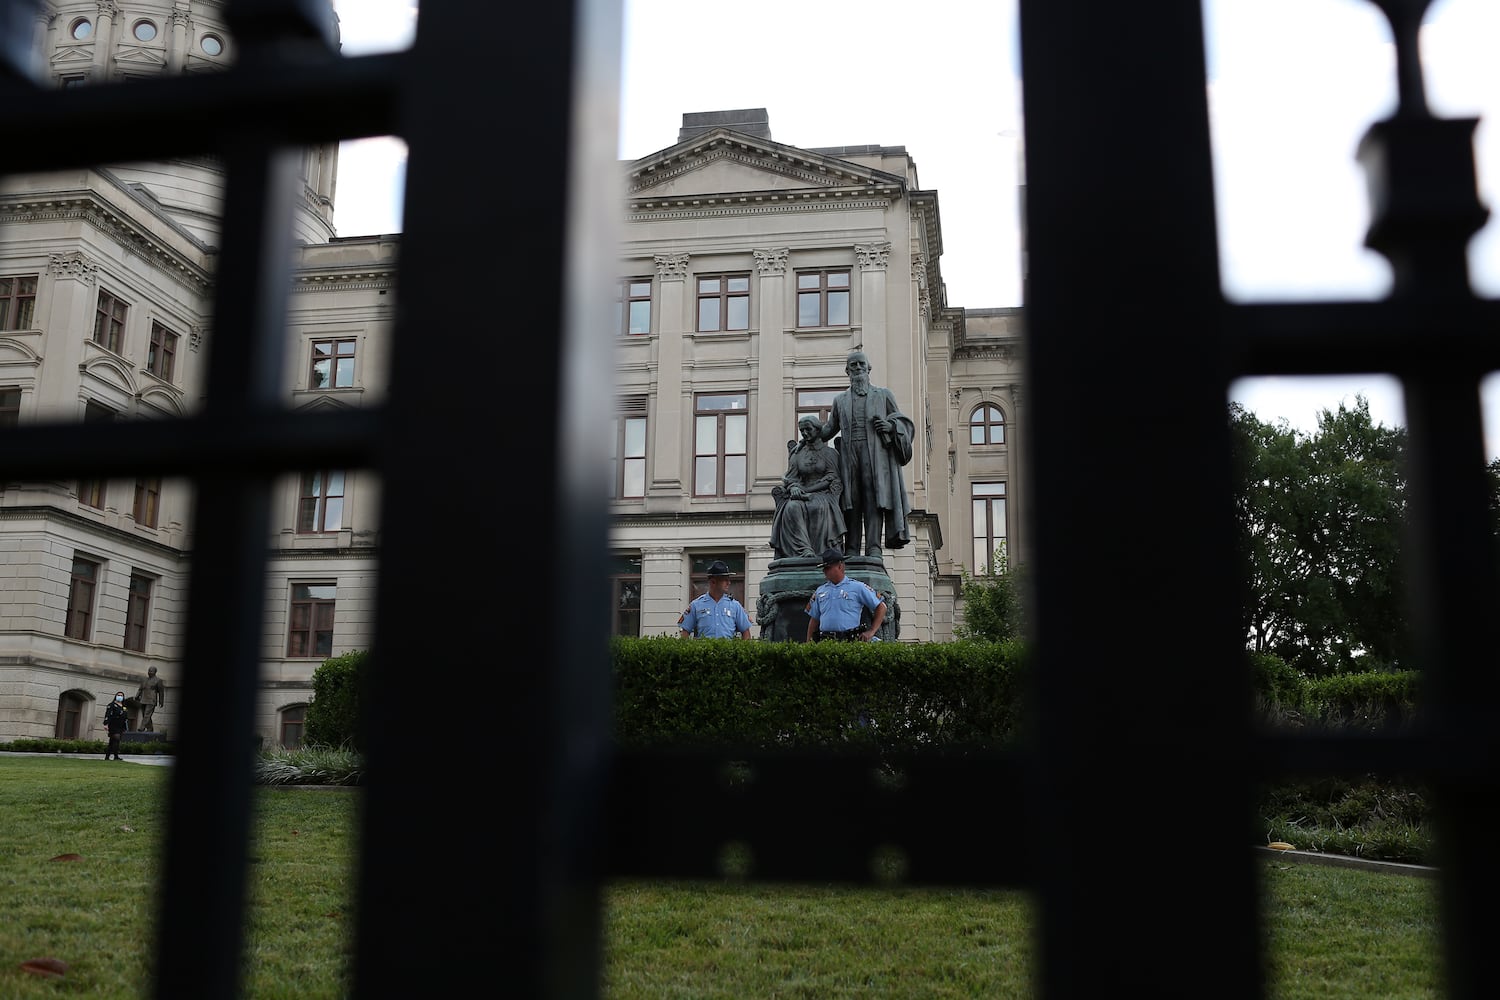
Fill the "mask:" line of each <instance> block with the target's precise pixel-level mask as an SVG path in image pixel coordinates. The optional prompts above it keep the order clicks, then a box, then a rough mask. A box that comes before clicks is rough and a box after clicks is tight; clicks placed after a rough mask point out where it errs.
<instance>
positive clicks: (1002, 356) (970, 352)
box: [953, 340, 1021, 361]
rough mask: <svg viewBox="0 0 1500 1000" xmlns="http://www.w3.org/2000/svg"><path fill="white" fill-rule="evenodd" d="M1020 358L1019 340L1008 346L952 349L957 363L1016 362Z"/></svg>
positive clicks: (972, 345)
mask: <svg viewBox="0 0 1500 1000" xmlns="http://www.w3.org/2000/svg"><path fill="white" fill-rule="evenodd" d="M1020 356H1021V344H1020V341H1019V340H1017V341H1015V342H1013V343H1009V344H961V345H959V346H958V347H955V348H954V349H953V357H954V358H955V359H956V360H959V361H1017V360H1019V359H1020Z"/></svg>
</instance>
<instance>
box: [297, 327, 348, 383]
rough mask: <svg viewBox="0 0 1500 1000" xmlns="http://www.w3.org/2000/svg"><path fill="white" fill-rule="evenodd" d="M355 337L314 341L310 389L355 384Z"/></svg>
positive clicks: (309, 380)
mask: <svg viewBox="0 0 1500 1000" xmlns="http://www.w3.org/2000/svg"><path fill="white" fill-rule="evenodd" d="M354 350H355V339H354V338H353V337H349V338H341V339H338V340H315V341H313V342H312V374H311V375H310V377H309V378H308V383H307V385H308V388H310V389H348V388H351V387H352V386H353V385H354Z"/></svg>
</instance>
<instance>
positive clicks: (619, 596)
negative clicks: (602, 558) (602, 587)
mask: <svg viewBox="0 0 1500 1000" xmlns="http://www.w3.org/2000/svg"><path fill="white" fill-rule="evenodd" d="M610 562H611V565H610V579H611V581H612V583H613V587H614V611H613V616H614V617H613V621H612V622H611V629H610V630H611V634H613V635H624V636H639V635H640V634H641V555H640V553H639V552H632V553H626V554H618V555H615V556H613V557H612V558H611V560H610Z"/></svg>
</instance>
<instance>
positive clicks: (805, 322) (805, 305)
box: [797, 268, 849, 326]
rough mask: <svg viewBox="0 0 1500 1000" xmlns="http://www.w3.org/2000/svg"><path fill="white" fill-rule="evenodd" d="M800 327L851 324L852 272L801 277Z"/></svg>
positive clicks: (799, 279) (813, 274)
mask: <svg viewBox="0 0 1500 1000" xmlns="http://www.w3.org/2000/svg"><path fill="white" fill-rule="evenodd" d="M797 325H798V326H848V325H849V269H848V268H844V269H842V270H838V271H801V272H799V273H798V274H797Z"/></svg>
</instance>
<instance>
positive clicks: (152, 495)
mask: <svg viewBox="0 0 1500 1000" xmlns="http://www.w3.org/2000/svg"><path fill="white" fill-rule="evenodd" d="M130 515H131V516H132V517H134V518H135V523H136V524H141V525H145V526H146V527H148V528H154V527H156V522H157V518H158V517H159V516H160V515H161V479H160V478H158V477H147V478H145V479H137V480H136V481H135V504H134V505H133V506H132V507H131V511H130Z"/></svg>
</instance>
